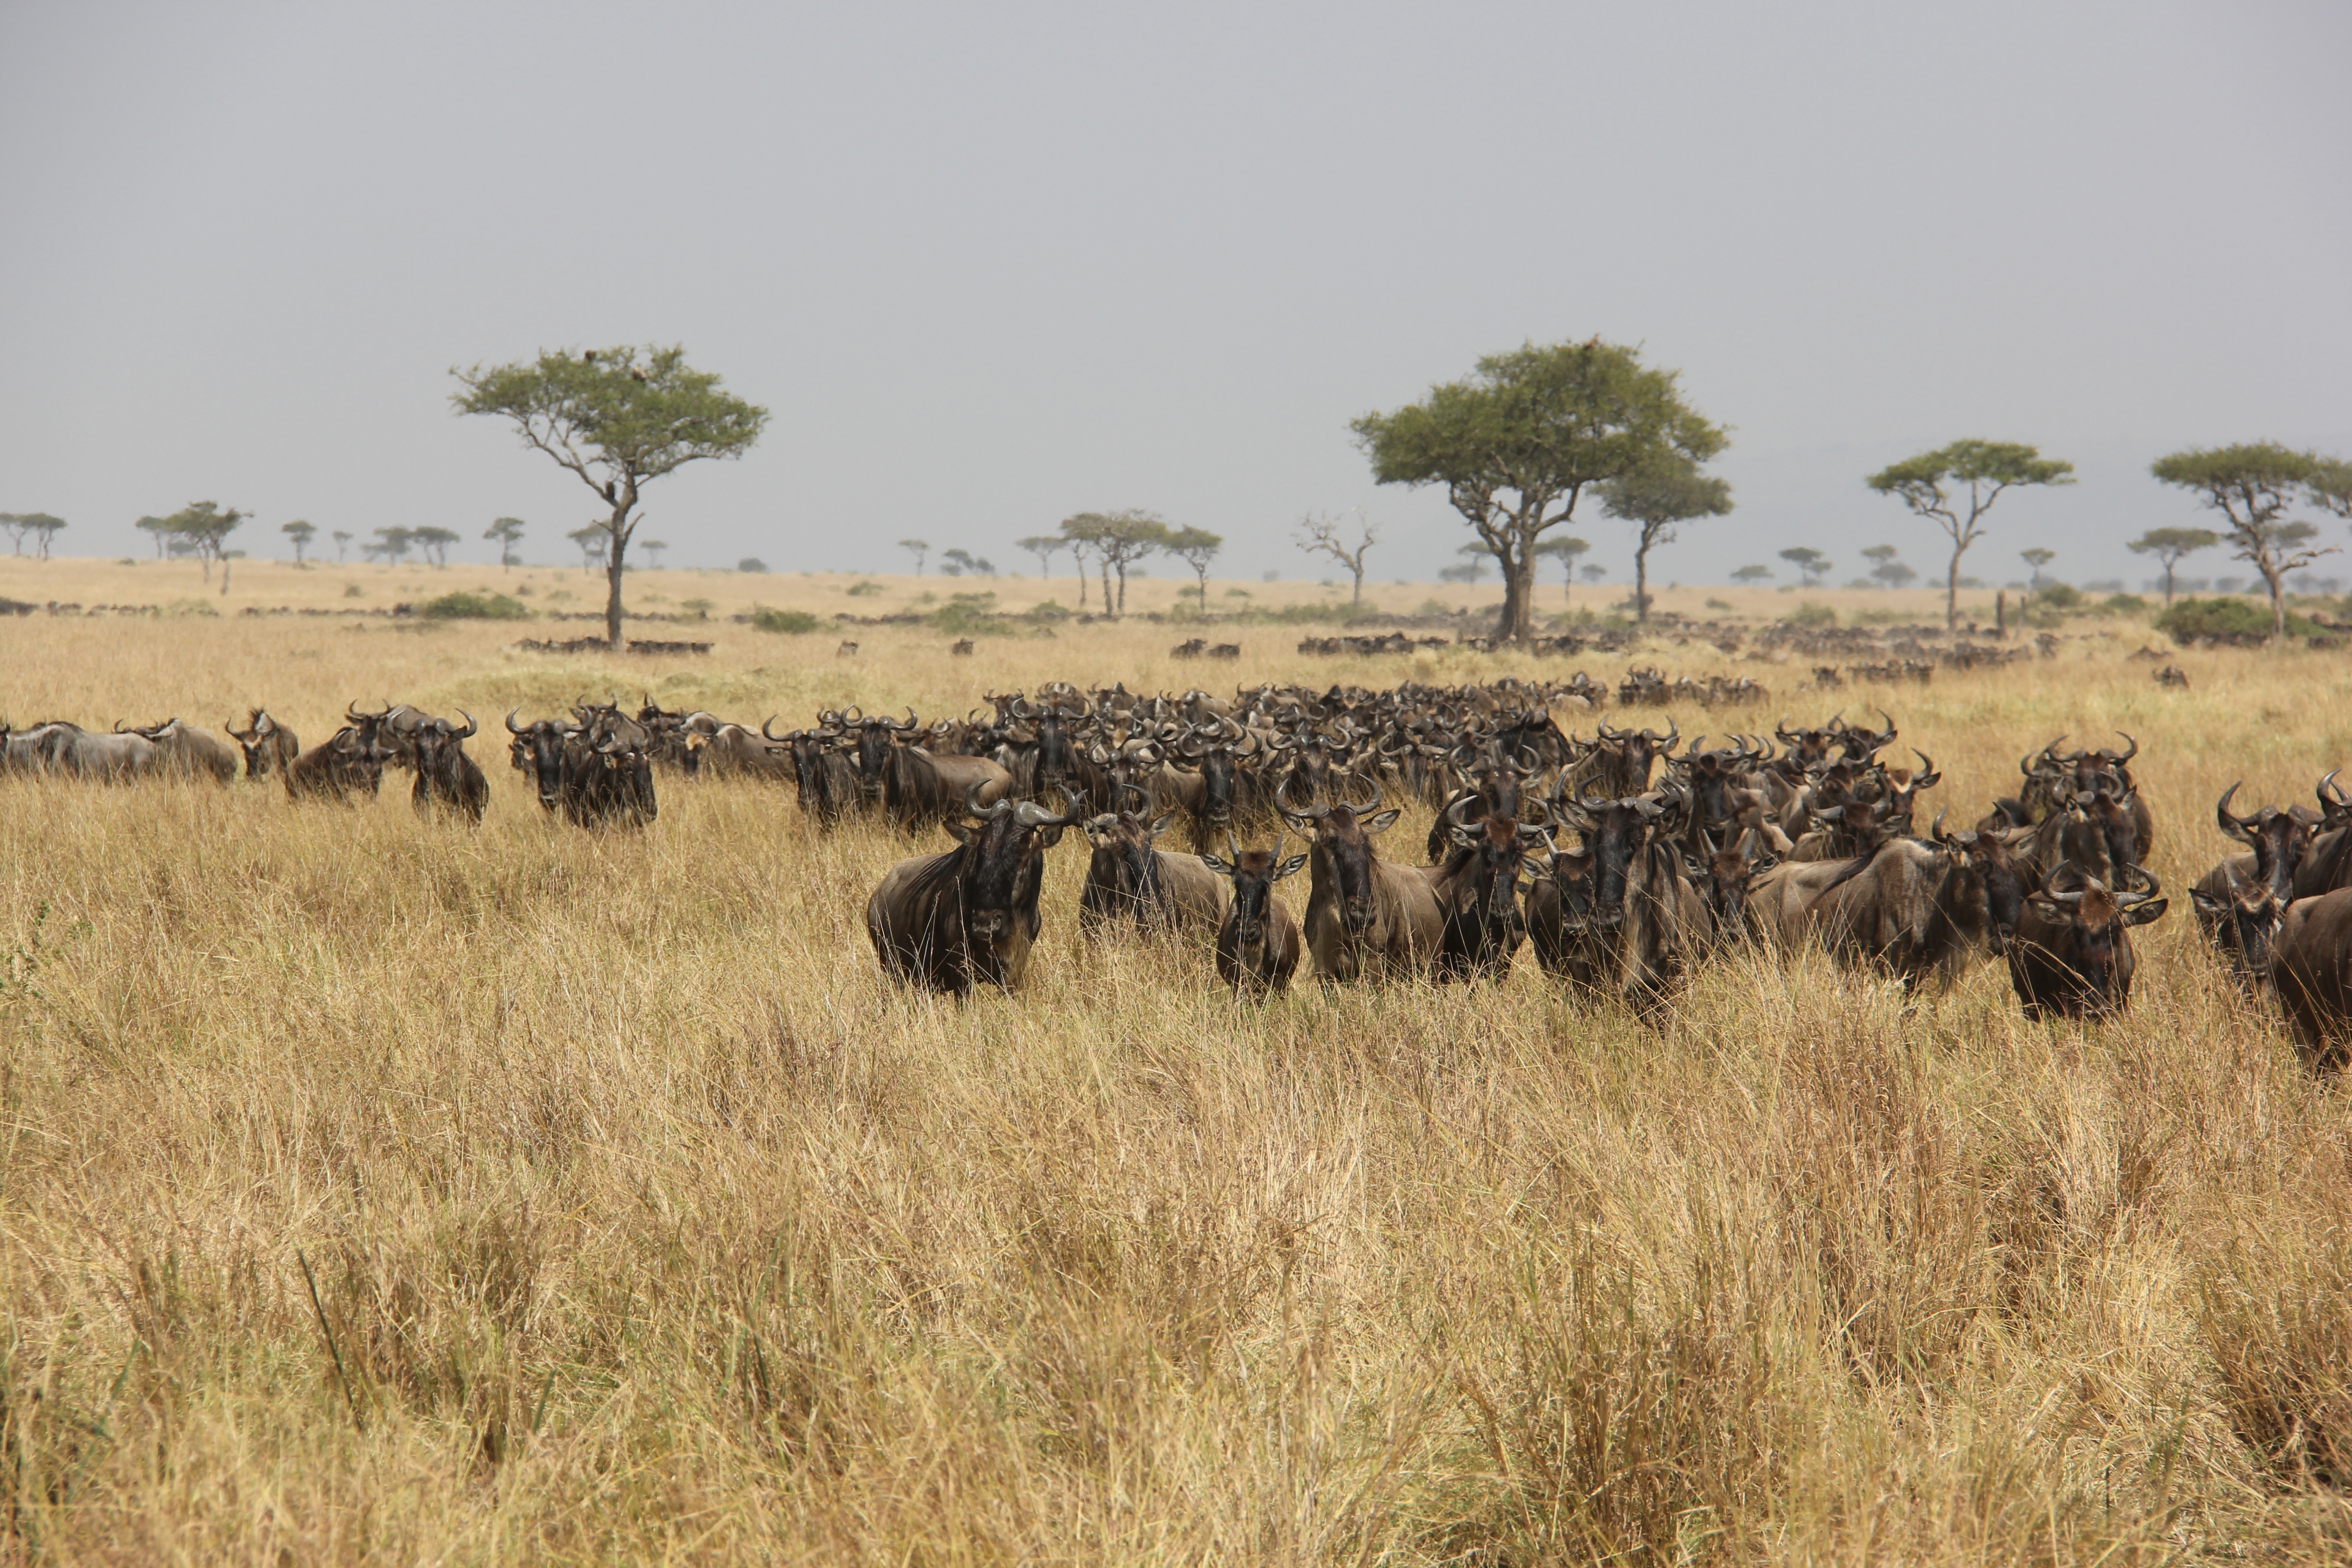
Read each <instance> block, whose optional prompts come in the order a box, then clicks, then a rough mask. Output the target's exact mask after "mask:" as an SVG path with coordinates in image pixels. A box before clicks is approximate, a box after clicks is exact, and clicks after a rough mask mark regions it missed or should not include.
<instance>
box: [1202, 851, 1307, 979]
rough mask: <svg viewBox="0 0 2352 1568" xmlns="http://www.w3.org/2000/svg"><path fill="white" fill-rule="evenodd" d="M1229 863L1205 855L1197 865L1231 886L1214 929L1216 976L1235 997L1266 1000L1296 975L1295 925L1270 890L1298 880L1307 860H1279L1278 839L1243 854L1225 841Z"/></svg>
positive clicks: (1296, 944)
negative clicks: (1220, 922) (1221, 918)
mask: <svg viewBox="0 0 2352 1568" xmlns="http://www.w3.org/2000/svg"><path fill="white" fill-rule="evenodd" d="M1225 849H1226V853H1227V856H1228V858H1227V859H1224V860H1219V859H1218V858H1217V857H1216V856H1215V855H1208V854H1204V855H1202V857H1201V863H1202V865H1204V866H1206V867H1208V868H1209V870H1211V871H1213V872H1214V873H1217V874H1218V875H1219V876H1222V877H1224V878H1225V879H1226V880H1227V881H1229V882H1231V883H1233V903H1232V904H1231V905H1230V906H1229V907H1228V908H1227V909H1226V911H1225V919H1224V924H1223V925H1220V926H1218V927H1217V974H1218V977H1220V978H1222V979H1223V981H1224V982H1225V984H1227V985H1228V986H1231V987H1232V988H1234V992H1235V993H1236V994H1242V993H1246V994H1249V995H1253V996H1264V995H1267V994H1269V993H1272V992H1276V991H1286V990H1288V989H1289V988H1290V977H1291V976H1292V975H1294V974H1296V973H1297V970H1298V954H1299V948H1300V946H1301V944H1300V940H1299V936H1298V922H1297V921H1296V920H1293V919H1292V918H1291V917H1290V911H1289V910H1287V909H1286V908H1284V907H1283V904H1282V900H1280V899H1278V898H1276V897H1275V896H1274V884H1275V883H1277V882H1280V881H1281V880H1282V879H1283V878H1285V877H1287V876H1296V875H1297V873H1298V872H1299V870H1300V869H1301V868H1302V867H1304V866H1305V865H1306V864H1307V857H1306V856H1305V855H1293V856H1291V857H1290V858H1289V859H1288V860H1284V859H1282V836H1281V835H1280V834H1278V833H1277V834H1276V835H1275V840H1274V848H1273V849H1271V850H1245V849H1243V848H1242V847H1241V845H1240V844H1239V843H1237V842H1235V841H1234V837H1233V835H1232V834H1230V833H1228V834H1226V835H1225Z"/></svg>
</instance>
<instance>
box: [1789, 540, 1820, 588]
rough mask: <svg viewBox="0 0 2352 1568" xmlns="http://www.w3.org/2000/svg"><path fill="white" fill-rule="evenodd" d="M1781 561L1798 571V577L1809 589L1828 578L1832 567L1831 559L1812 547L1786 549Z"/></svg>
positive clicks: (1801, 546)
mask: <svg viewBox="0 0 2352 1568" xmlns="http://www.w3.org/2000/svg"><path fill="white" fill-rule="evenodd" d="M1780 559H1782V560H1785V561H1787V562H1788V563H1789V564H1790V566H1793V567H1795V568H1796V569H1797V574H1798V576H1799V577H1800V578H1801V579H1802V580H1803V581H1804V585H1805V586H1806V587H1808V588H1811V586H1813V584H1815V583H1817V582H1819V581H1821V580H1822V578H1823V577H1825V576H1827V575H1828V573H1829V570H1830V566H1831V561H1830V558H1829V557H1827V556H1825V555H1823V554H1822V552H1821V551H1819V550H1817V549H1813V548H1812V547H1811V546H1810V545H1800V546H1799V547H1797V548H1796V549H1784V550H1782V551H1781V552H1780Z"/></svg>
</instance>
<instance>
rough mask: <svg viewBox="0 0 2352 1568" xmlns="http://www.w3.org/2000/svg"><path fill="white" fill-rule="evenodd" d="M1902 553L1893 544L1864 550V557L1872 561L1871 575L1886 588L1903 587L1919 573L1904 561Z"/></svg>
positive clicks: (1874, 546)
mask: <svg viewBox="0 0 2352 1568" xmlns="http://www.w3.org/2000/svg"><path fill="white" fill-rule="evenodd" d="M1900 554H1901V552H1900V551H1898V550H1897V549H1895V547H1894V546H1893V545H1873V546H1871V547H1870V548H1869V549H1866V550H1864V551H1863V552H1862V556H1863V559H1864V560H1867V561H1868V562H1870V563H1871V564H1870V575H1871V577H1872V578H1873V579H1874V580H1876V581H1877V582H1878V583H1879V584H1880V585H1881V586H1883V587H1886V588H1901V587H1902V586H1903V585H1904V584H1906V583H1907V582H1910V581H1912V580H1914V579H1916V578H1917V577H1918V575H1919V574H1918V573H1917V572H1916V571H1914V570H1911V569H1910V568H1909V567H1907V566H1906V565H1905V564H1904V563H1903V561H1902V560H1901V559H1899V557H1900Z"/></svg>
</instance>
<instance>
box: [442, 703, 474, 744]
mask: <svg viewBox="0 0 2352 1568" xmlns="http://www.w3.org/2000/svg"><path fill="white" fill-rule="evenodd" d="M457 716H458V717H460V718H462V719H464V720H465V721H466V727H465V728H464V729H463V730H460V731H458V732H457V734H455V735H452V736H451V737H449V738H450V739H452V740H471V739H472V738H473V737H474V731H476V730H477V729H479V728H480V727H481V726H479V725H478V724H476V723H475V722H474V716H473V715H472V714H469V713H467V711H466V710H465V709H464V708H459V709H458V710H457Z"/></svg>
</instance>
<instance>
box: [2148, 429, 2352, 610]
mask: <svg viewBox="0 0 2352 1568" xmlns="http://www.w3.org/2000/svg"><path fill="white" fill-rule="evenodd" d="M2328 463H2329V460H2328V459H2326V458H2323V457H2318V456H2315V455H2312V454H2311V453H2308V452H2296V451H2293V450H2291V449H2290V448H2287V447H2284V446H2281V445H2279V444H2277V443H2276V442H2274V441H2256V442H2250V443H2247V444H2242V445H2238V446H2213V447H2193V446H2192V447H2190V448H2189V449H2188V450H2187V451H2185V452H2175V453H2173V454H2172V455H2169V456H2166V457H2159V458H2158V459H2157V460H2156V461H2155V462H2154V463H2153V464H2151V465H2149V467H2148V472H2150V473H2151V474H2153V475H2155V476H2156V477H2157V478H2158V480H2160V481H2162V482H2163V483H2165V484H2167V485H2177V486H2179V487H2180V488H2182V489H2184V490H2189V491H2193V492H2195V493H2196V496H2197V498H2198V499H2199V500H2200V501H2202V502H2204V503H2205V505H2207V506H2209V507H2212V508H2213V509H2214V510H2215V511H2217V512H2219V513H2221V515H2222V516H2223V517H2226V518H2228V519H2229V522H2230V532H2229V536H2228V537H2229V542H2230V543H2231V545H2232V546H2233V547H2235V548H2233V549H2231V554H2232V555H2234V556H2236V557H2237V558H2238V559H2240V560H2242V561H2244V562H2246V563H2247V564H2248V565H2249V566H2252V568H2253V569H2254V570H2256V571H2258V572H2260V573H2261V574H2262V578H2263V585H2264V586H2265V587H2267V588H2268V589H2269V590H2270V594H2271V636H2272V638H2273V640H2277V639H2281V638H2284V636H2285V635H2286V599H2285V593H2286V587H2285V583H2286V574H2287V573H2288V572H2291V571H2294V570H2297V569H2299V568H2302V567H2306V566H2309V565H2310V564H2311V563H2312V562H2313V561H2315V560H2317V559H2319V558H2320V557H2321V556H2324V555H2334V554H2335V553H2336V547H2335V546H2333V545H2326V546H2319V547H2315V546H2313V545H2312V544H2311V543H2310V541H2311V540H2312V539H2314V538H2317V537H2318V535H2319V530H2318V529H2317V528H2314V527H2312V525H2311V524H2309V523H2306V522H2301V521H2294V520H2290V519H2288V518H2287V517H2286V516H2285V513H2286V509H2287V507H2290V506H2292V505H2294V501H2295V499H2296V497H2298V496H2300V497H2304V498H2305V499H2308V498H2310V495H2311V490H2312V486H2313V483H2314V481H2315V480H2317V481H2322V482H2325V481H2326V478H2327V477H2328V472H2327V470H2328Z"/></svg>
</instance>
